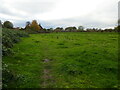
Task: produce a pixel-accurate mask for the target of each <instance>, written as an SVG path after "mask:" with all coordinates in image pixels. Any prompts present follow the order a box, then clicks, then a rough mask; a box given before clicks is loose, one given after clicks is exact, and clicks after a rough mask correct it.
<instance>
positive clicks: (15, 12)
mask: <svg viewBox="0 0 120 90" xmlns="http://www.w3.org/2000/svg"><path fill="white" fill-rule="evenodd" d="M118 1H119V0H1V3H2V4H1V5H0V17H1V20H3V21H4V20H11V21H13V22H14V23H17V25H18V23H19V22H20V24H21V23H22V22H23V21H28V20H29V21H31V20H33V19H36V20H39V21H40V22H41V23H42V22H43V23H45V25H46V26H45V27H47V26H49V27H50V26H51V27H52V26H54V27H56V26H64V27H65V26H79V25H83V26H86V27H99V28H100V27H101V28H104V27H114V26H115V25H116V23H117V18H118V12H117V11H118V9H117V8H118V6H117V4H118ZM24 23H25V22H24ZM22 25H24V24H22Z"/></svg>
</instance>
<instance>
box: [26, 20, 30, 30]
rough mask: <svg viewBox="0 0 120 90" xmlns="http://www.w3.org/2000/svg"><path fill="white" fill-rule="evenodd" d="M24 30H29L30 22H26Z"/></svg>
mask: <svg viewBox="0 0 120 90" xmlns="http://www.w3.org/2000/svg"><path fill="white" fill-rule="evenodd" d="M25 29H27V30H28V29H30V22H29V21H27V22H26V26H25Z"/></svg>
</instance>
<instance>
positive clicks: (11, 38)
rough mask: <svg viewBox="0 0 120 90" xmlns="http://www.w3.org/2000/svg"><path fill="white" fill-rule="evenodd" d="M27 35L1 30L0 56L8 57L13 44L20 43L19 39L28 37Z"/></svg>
mask: <svg viewBox="0 0 120 90" xmlns="http://www.w3.org/2000/svg"><path fill="white" fill-rule="evenodd" d="M28 36H29V35H28V33H26V32H24V31H19V30H12V29H7V28H3V29H2V55H3V56H4V55H9V54H11V53H12V49H11V48H12V47H13V45H14V44H15V43H17V42H19V41H20V37H28Z"/></svg>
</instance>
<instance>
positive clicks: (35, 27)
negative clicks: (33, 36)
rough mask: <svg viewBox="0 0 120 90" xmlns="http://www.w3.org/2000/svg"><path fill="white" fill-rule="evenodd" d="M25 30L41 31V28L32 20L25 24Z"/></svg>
mask: <svg viewBox="0 0 120 90" xmlns="http://www.w3.org/2000/svg"><path fill="white" fill-rule="evenodd" d="M25 29H26V30H31V31H41V29H42V26H41V25H40V24H38V23H37V21H36V20H33V21H32V22H31V23H30V22H26V27H25Z"/></svg>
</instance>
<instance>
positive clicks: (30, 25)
mask: <svg viewBox="0 0 120 90" xmlns="http://www.w3.org/2000/svg"><path fill="white" fill-rule="evenodd" d="M0 26H2V27H3V28H10V29H16V30H24V31H26V32H30V33H50V32H120V20H118V26H116V27H114V29H98V28H87V29H85V28H84V27H83V26H79V27H78V28H77V27H75V26H73V27H66V28H65V29H64V28H63V27H57V28H55V29H53V28H49V29H46V28H43V27H42V26H41V24H40V23H38V22H37V21H36V20H32V22H30V21H27V22H26V25H25V28H19V27H17V28H14V25H13V23H12V22H10V21H5V22H4V23H2V22H1V20H0Z"/></svg>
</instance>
